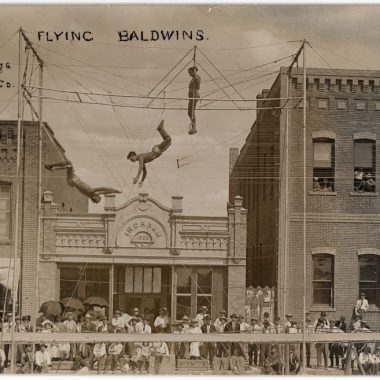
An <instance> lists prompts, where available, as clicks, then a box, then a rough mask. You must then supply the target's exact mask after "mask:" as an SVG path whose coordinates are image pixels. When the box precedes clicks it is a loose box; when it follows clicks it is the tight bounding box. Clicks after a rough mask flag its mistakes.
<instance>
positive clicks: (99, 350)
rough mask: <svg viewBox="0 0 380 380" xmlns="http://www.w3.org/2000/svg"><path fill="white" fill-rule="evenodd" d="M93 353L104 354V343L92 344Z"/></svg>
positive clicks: (96, 354)
mask: <svg viewBox="0 0 380 380" xmlns="http://www.w3.org/2000/svg"><path fill="white" fill-rule="evenodd" d="M94 355H95V356H105V355H107V353H106V345H105V344H104V343H96V344H95V346H94Z"/></svg>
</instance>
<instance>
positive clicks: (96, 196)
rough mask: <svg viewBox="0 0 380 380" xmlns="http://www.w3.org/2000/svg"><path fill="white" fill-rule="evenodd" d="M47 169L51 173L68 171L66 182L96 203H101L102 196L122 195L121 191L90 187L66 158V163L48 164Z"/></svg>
mask: <svg viewBox="0 0 380 380" xmlns="http://www.w3.org/2000/svg"><path fill="white" fill-rule="evenodd" d="M45 168H46V169H47V170H50V171H53V170H60V169H66V182H67V183H68V184H69V185H70V186H71V187H75V188H76V189H77V190H78V191H79V192H80V193H82V194H83V195H85V196H86V197H88V198H90V199H91V200H92V201H93V202H94V203H99V202H100V201H101V198H100V196H101V195H104V194H115V193H121V191H119V190H115V189H113V188H111V187H95V188H92V187H90V186H89V185H87V183H85V182H83V181H82V180H81V179H80V178H79V177H78V176H77V175H76V174H75V171H74V167H73V164H72V163H71V161H69V160H68V159H66V157H65V160H64V161H61V162H57V163H55V164H46V165H45Z"/></svg>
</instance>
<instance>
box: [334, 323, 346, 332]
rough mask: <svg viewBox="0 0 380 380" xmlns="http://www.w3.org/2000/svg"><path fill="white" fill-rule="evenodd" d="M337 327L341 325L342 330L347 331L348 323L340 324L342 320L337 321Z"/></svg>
mask: <svg viewBox="0 0 380 380" xmlns="http://www.w3.org/2000/svg"><path fill="white" fill-rule="evenodd" d="M335 327H339V328H340V329H341V330H342V331H344V332H347V323H346V322H343V323H342V325H341V326H340V321H336V323H335Z"/></svg>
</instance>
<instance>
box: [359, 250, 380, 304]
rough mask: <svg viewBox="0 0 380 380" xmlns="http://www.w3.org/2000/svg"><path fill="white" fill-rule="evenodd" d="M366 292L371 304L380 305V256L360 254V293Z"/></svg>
mask: <svg viewBox="0 0 380 380" xmlns="http://www.w3.org/2000/svg"><path fill="white" fill-rule="evenodd" d="M360 293H365V295H366V298H367V300H368V303H369V304H374V305H377V306H380V257H379V256H377V255H361V256H359V294H360Z"/></svg>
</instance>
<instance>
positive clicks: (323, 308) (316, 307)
mask: <svg viewBox="0 0 380 380" xmlns="http://www.w3.org/2000/svg"><path fill="white" fill-rule="evenodd" d="M309 311H311V312H315V311H325V312H327V313H328V312H334V311H336V308H335V307H331V306H327V305H313V306H310V307H309Z"/></svg>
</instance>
